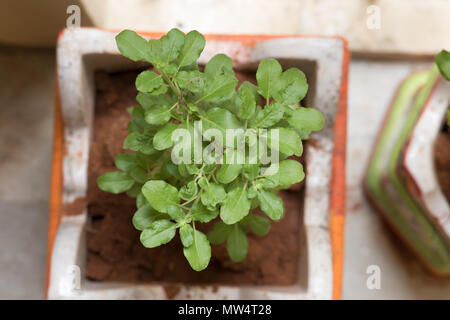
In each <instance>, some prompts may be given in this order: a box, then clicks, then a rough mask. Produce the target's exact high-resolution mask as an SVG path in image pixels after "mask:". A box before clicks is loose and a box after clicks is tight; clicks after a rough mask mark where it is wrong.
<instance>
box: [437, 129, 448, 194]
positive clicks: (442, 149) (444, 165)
mask: <svg viewBox="0 0 450 320" xmlns="http://www.w3.org/2000/svg"><path fill="white" fill-rule="evenodd" d="M434 157H435V164H436V172H437V177H438V180H439V184H440V185H441V188H442V191H443V192H444V195H445V197H446V198H447V201H448V202H449V203H450V129H449V128H448V127H445V128H444V130H442V132H441V133H440V134H439V136H438V138H437V139H436V142H435V145H434Z"/></svg>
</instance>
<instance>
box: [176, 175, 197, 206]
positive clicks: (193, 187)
mask: <svg viewBox="0 0 450 320" xmlns="http://www.w3.org/2000/svg"><path fill="white" fill-rule="evenodd" d="M197 192H198V186H197V184H196V183H195V181H193V180H192V181H189V183H188V184H187V185H184V186H182V187H181V188H180V191H179V192H178V194H179V196H180V198H181V199H183V200H186V201H189V200H191V199H194V197H195V196H196V195H197Z"/></svg>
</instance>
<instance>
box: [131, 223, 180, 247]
mask: <svg viewBox="0 0 450 320" xmlns="http://www.w3.org/2000/svg"><path fill="white" fill-rule="evenodd" d="M176 230H177V228H176V225H175V223H173V222H172V221H170V220H166V219H162V220H157V221H155V222H153V223H152V225H151V226H150V228H147V229H145V230H144V231H142V232H141V237H140V238H141V242H142V244H143V245H144V247H146V248H155V247H158V246H160V245H162V244H165V243H168V242H169V241H170V240H172V239H173V237H175V232H176Z"/></svg>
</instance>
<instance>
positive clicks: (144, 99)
mask: <svg viewBox="0 0 450 320" xmlns="http://www.w3.org/2000/svg"><path fill="white" fill-rule="evenodd" d="M136 100H137V102H138V103H139V104H140V105H141V106H142V108H143V109H144V110H145V111H147V110H149V109H151V108H152V107H153V106H164V105H168V104H170V100H169V99H168V98H167V97H166V96H165V95H163V94H160V95H152V94H149V93H144V92H139V93H138V94H137V96H136ZM172 104H173V103H172Z"/></svg>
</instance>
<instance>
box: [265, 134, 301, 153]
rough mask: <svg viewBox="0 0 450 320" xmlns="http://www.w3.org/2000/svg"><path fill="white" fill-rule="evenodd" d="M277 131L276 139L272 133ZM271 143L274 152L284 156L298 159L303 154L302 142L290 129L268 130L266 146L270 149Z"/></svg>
mask: <svg viewBox="0 0 450 320" xmlns="http://www.w3.org/2000/svg"><path fill="white" fill-rule="evenodd" d="M273 130H278V139H277V138H276V137H275V134H274V131H273ZM272 143H273V144H274V145H275V148H277V149H276V150H278V151H280V152H281V153H283V154H285V155H286V156H291V155H296V156H298V157H300V156H301V155H302V152H303V146H302V140H301V139H300V137H299V136H298V134H297V132H295V131H294V130H293V129H290V128H274V129H271V130H270V134H268V137H267V146H268V147H269V148H272Z"/></svg>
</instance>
